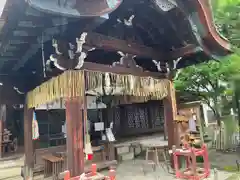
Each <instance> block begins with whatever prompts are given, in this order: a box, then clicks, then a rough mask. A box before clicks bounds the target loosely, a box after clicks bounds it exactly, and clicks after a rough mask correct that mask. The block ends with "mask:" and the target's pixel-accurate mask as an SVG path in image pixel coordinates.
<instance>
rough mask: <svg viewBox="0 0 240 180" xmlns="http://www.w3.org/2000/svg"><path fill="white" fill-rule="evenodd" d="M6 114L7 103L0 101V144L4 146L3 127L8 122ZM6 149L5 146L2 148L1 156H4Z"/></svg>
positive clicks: (0, 150) (0, 149)
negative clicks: (4, 149)
mask: <svg viewBox="0 0 240 180" xmlns="http://www.w3.org/2000/svg"><path fill="white" fill-rule="evenodd" d="M6 115H7V107H6V104H2V102H0V146H1V147H4V146H2V140H3V129H4V127H5V124H4V123H6ZM3 154H4V151H3V148H0V158H2V157H3Z"/></svg>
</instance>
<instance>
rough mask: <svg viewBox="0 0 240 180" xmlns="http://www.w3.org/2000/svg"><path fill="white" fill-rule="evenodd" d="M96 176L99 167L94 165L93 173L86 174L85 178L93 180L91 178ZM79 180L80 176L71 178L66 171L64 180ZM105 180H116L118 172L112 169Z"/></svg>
mask: <svg viewBox="0 0 240 180" xmlns="http://www.w3.org/2000/svg"><path fill="white" fill-rule="evenodd" d="M95 175H97V165H96V164H92V167H91V172H90V173H88V174H85V176H84V177H85V179H86V180H91V177H93V176H95ZM79 178H80V176H77V177H72V178H70V172H69V171H65V175H64V180H79ZM105 180H116V171H115V170H113V169H110V170H109V176H106V177H105Z"/></svg>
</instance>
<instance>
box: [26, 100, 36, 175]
mask: <svg viewBox="0 0 240 180" xmlns="http://www.w3.org/2000/svg"><path fill="white" fill-rule="evenodd" d="M32 120H33V109H28V108H27V105H25V107H24V149H25V176H26V177H32V175H33V174H32V173H33V167H34V151H33V140H32Z"/></svg>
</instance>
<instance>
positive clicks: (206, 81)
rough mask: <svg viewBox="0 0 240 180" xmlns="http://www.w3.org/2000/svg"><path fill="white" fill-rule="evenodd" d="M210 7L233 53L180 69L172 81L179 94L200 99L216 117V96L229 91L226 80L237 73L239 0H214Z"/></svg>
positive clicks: (217, 101)
mask: <svg viewBox="0 0 240 180" xmlns="http://www.w3.org/2000/svg"><path fill="white" fill-rule="evenodd" d="M212 8H213V11H214V15H215V21H216V22H215V23H216V25H217V28H218V30H219V31H220V32H221V34H222V35H224V36H225V37H226V38H227V39H229V40H230V42H231V43H232V44H233V45H234V47H235V48H234V51H235V53H234V54H233V55H231V56H229V57H226V58H224V59H222V60H221V61H220V62H219V61H214V60H212V61H209V62H206V63H202V64H198V65H194V66H190V67H187V68H185V69H182V70H180V72H179V73H178V75H177V77H175V79H174V83H175V87H176V90H177V92H179V94H180V95H183V96H189V95H191V96H195V97H196V98H197V99H201V100H202V101H204V102H205V103H206V104H208V105H209V107H210V108H211V109H212V110H213V112H214V114H215V116H216V118H217V119H218V120H219V118H218V117H219V113H220V107H219V99H220V97H221V96H224V95H226V94H229V93H230V94H231V93H232V90H231V88H230V86H229V82H230V81H231V79H232V78H233V76H236V75H240V56H239V55H238V50H237V49H238V48H239V47H240V13H239V12H240V0H215V1H213V7H212Z"/></svg>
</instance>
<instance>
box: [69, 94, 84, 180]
mask: <svg viewBox="0 0 240 180" xmlns="http://www.w3.org/2000/svg"><path fill="white" fill-rule="evenodd" d="M83 114H84V112H83V102H80V100H79V98H72V99H68V100H67V101H66V121H67V157H68V160H67V168H68V170H69V171H70V174H71V176H73V177H74V176H79V175H80V174H82V173H83V172H84V153H83V146H84V143H83V142H84V137H83Z"/></svg>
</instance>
